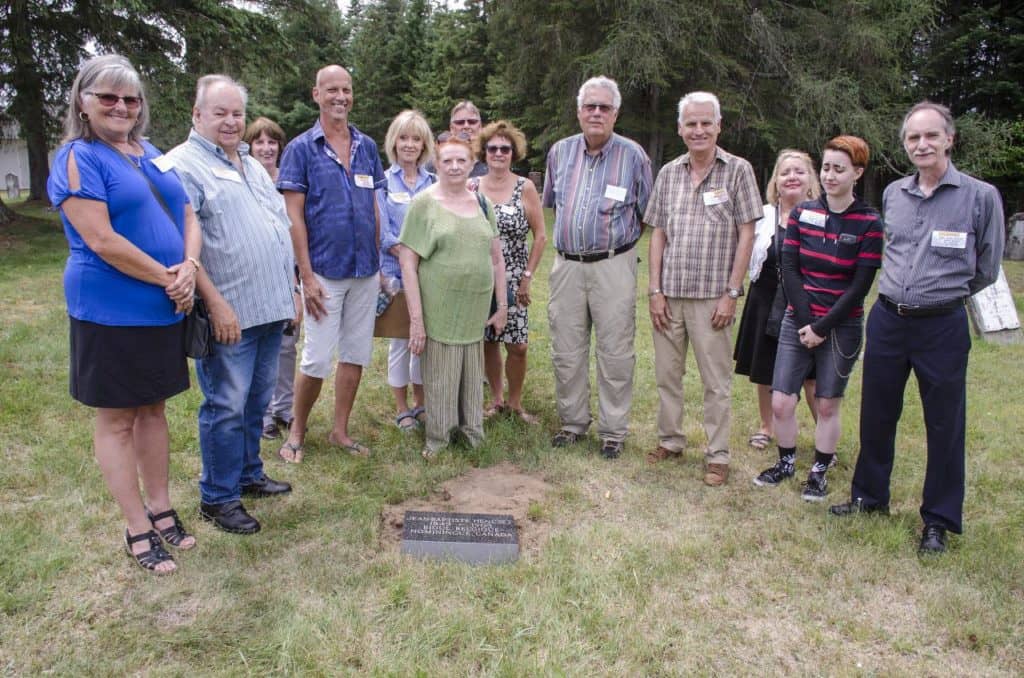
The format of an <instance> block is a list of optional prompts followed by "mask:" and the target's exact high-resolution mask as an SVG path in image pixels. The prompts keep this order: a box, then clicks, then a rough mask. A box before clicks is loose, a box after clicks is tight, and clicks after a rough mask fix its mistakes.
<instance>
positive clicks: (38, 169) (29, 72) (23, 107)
mask: <svg viewBox="0 0 1024 678" xmlns="http://www.w3.org/2000/svg"><path fill="white" fill-rule="evenodd" d="M10 11H11V15H10V25H11V30H10V40H11V42H10V45H11V55H12V56H13V59H12V61H13V62H14V63H13V64H12V67H11V76H10V80H11V82H12V83H13V85H14V89H15V91H16V94H15V95H14V100H13V101H12V102H11V103H12V106H11V111H10V112H11V113H12V114H13V115H14V118H15V119H16V120H17V121H18V125H19V126H20V127H21V138H22V139H24V140H25V145H26V146H27V147H28V174H29V182H30V187H29V194H28V199H29V200H42V199H43V198H44V197H45V196H46V179H47V178H48V177H49V175H50V165H49V159H48V155H49V153H48V151H49V140H48V138H47V134H46V115H45V114H44V111H45V110H46V97H45V95H44V93H43V82H42V79H41V78H40V76H39V71H38V69H37V67H36V57H35V51H34V48H33V45H32V38H33V31H32V26H31V22H30V21H29V16H28V6H27V3H26V2H24V0H21V1H19V2H13V3H11V6H10Z"/></svg>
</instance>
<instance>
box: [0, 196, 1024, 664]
mask: <svg viewBox="0 0 1024 678" xmlns="http://www.w3.org/2000/svg"><path fill="white" fill-rule="evenodd" d="M15 208H16V209H17V210H18V211H19V212H20V213H21V215H22V218H21V219H20V220H19V221H18V222H17V223H16V224H14V225H13V226H11V227H3V228H2V229H0V262H2V264H3V265H2V266H0V309H2V317H3V321H2V323H0V369H2V378H0V454H2V462H3V463H2V464H0V673H2V674H3V675H30V674H39V673H50V672H52V673H55V674H63V675H125V674H147V675H183V674H200V675H224V676H229V675H230V676H234V675H239V674H251V675H264V674H271V673H273V674H293V673H296V674H298V673H308V674H314V675H336V674H374V675H424V676H436V675H465V674H474V675H476V674H485V675H507V676H513V675H515V676H518V675H537V674H541V675H547V674H553V675H679V674H694V673H697V674H721V675H731V674H748V675H749V674H791V673H793V674H815V675H817V674H830V675H878V674H884V675H945V674H953V675H965V674H970V675H1020V674H1022V673H1024V641H1022V638H1024V542H1022V538H1021V535H1022V528H1024V490H1022V488H1024V465H1022V464H1021V461H1020V449H1021V445H1020V441H1021V439H1022V437H1024V416H1022V413H1024V408H1022V406H1021V404H1020V403H1021V397H1020V382H1021V378H1022V376H1024V369H1022V367H1021V364H1022V361H1024V346H1020V345H1015V346H997V345H992V344H986V343H982V342H980V341H976V342H975V345H974V348H973V350H972V355H971V365H970V372H969V378H968V393H969V397H968V400H969V410H968V466H967V468H968V481H967V483H968V487H967V503H966V506H965V528H966V531H965V534H964V535H963V536H962V537H953V538H952V539H951V550H950V552H949V553H948V554H947V555H945V556H944V557H941V558H936V559H932V560H928V561H921V560H919V559H918V557H917V556H916V554H915V549H916V544H917V537H918V534H919V530H920V524H919V523H920V519H919V517H918V513H917V510H918V504H919V498H920V492H921V486H922V480H923V471H924V457H925V448H924V434H923V424H922V421H921V409H920V401H919V399H918V397H917V394H916V390H915V389H913V388H911V389H908V394H907V405H906V408H905V414H904V417H903V423H902V425H901V428H900V435H899V440H898V455H897V462H896V469H895V473H894V476H893V503H892V510H893V515H892V516H891V517H890V518H880V517H869V518H867V519H863V518H853V519H847V520H836V519H830V517H829V516H828V515H827V514H826V509H825V507H824V506H821V505H809V504H806V503H804V502H803V501H801V500H800V497H799V488H798V483H797V482H791V483H788V484H785V485H784V486H783V487H781V488H775V489H762V488H756V487H754V486H753V485H752V483H751V482H750V481H751V478H753V477H754V476H755V475H756V474H757V473H758V472H759V471H760V470H761V469H762V468H764V467H766V466H767V465H769V464H770V463H771V462H772V461H773V460H774V459H773V456H774V455H773V453H772V452H755V451H753V450H750V449H749V448H748V447H747V445H746V440H747V437H748V435H749V434H750V433H751V432H752V431H753V430H754V429H755V428H756V422H757V415H756V403H755V399H754V391H753V388H752V387H751V386H750V384H749V383H748V382H746V381H745V380H744V379H741V378H737V379H736V381H735V389H734V403H735V417H734V424H733V430H732V449H733V452H734V455H733V459H734V461H733V476H732V478H731V479H730V482H729V484H728V486H726V487H725V488H722V489H709V488H706V487H704V485H703V484H702V483H701V475H702V473H701V468H700V467H701V456H702V455H701V450H702V447H703V441H704V434H703V432H702V430H701V427H700V423H699V422H700V401H701V387H700V380H699V377H698V374H697V370H696V366H695V364H694V362H693V359H692V355H691V358H690V365H689V370H688V373H687V376H686V388H687V391H686V399H687V421H686V427H687V431H688V436H689V440H690V448H689V449H688V450H687V452H686V454H685V455H684V457H683V459H682V460H681V461H676V462H667V463H665V464H663V465H661V466H659V467H657V468H652V467H650V466H648V465H647V464H646V463H645V461H644V454H645V453H646V452H647V451H648V450H649V449H652V448H653V446H654V445H655V444H656V431H655V414H656V409H657V393H656V389H655V385H654V373H653V364H654V360H653V348H652V345H651V337H650V323H649V321H648V318H647V305H646V297H645V296H644V294H643V291H644V290H646V287H647V285H646V269H647V266H646V258H647V256H646V246H643V247H641V248H639V249H638V252H639V253H640V256H641V258H643V259H644V260H645V263H644V264H643V265H642V266H641V271H642V274H641V277H642V279H641V281H640V285H639V290H640V298H639V299H638V304H637V314H638V323H637V325H638V328H639V330H638V336H637V340H636V347H637V357H638V361H637V370H636V381H635V387H634V402H633V411H632V428H631V435H630V437H629V439H628V441H627V448H626V454H625V456H624V457H623V458H622V459H620V460H618V461H616V462H611V463H609V462H606V461H603V460H601V459H600V458H599V457H598V455H597V454H596V448H597V441H596V438H594V437H592V438H591V440H590V441H589V443H588V444H586V445H578V446H575V447H573V448H570V449H569V450H553V449H552V448H551V447H550V446H549V438H550V435H551V434H552V433H553V432H554V430H555V429H556V428H557V424H558V422H557V419H556V416H555V413H554V405H553V400H554V391H553V385H552V375H551V366H550V357H549V351H550V347H549V341H548V328H547V317H546V313H545V301H546V299H547V272H548V270H549V269H550V264H551V261H550V260H551V255H552V252H551V250H550V248H549V251H548V252H547V255H546V261H545V263H544V264H543V265H542V267H541V269H540V271H538V275H537V280H536V283H535V284H534V292H535V293H534V298H535V299H537V302H535V305H534V307H533V312H532V314H531V324H532V329H533V332H532V335H531V349H530V360H531V363H530V369H529V373H528V376H527V394H526V398H525V404H526V406H527V408H528V409H529V410H530V411H532V412H535V413H538V414H539V415H541V418H542V425H541V426H537V427H527V426H524V425H520V424H517V423H515V422H512V421H498V422H489V423H488V425H487V441H486V443H485V444H484V445H483V446H482V447H481V448H480V449H478V450H476V451H472V452H458V451H456V452H451V453H449V452H446V453H444V454H442V455H441V456H440V458H439V460H438V462H437V463H434V464H431V465H425V464H424V463H423V460H422V459H421V458H420V457H419V454H418V451H419V449H420V447H421V445H422V442H421V439H420V438H419V437H416V436H413V437H411V438H407V437H403V435H402V434H401V433H400V432H399V431H398V430H397V429H396V428H395V426H394V424H393V420H392V403H391V396H390V392H389V390H388V387H387V384H386V382H385V379H384V373H385V370H386V353H387V349H386V344H385V342H384V341H383V340H378V343H377V344H376V346H375V352H374V367H373V368H372V369H370V370H368V371H367V372H366V374H365V376H364V378H363V383H362V387H361V389H360V392H359V396H358V400H357V403H356V410H355V412H354V416H353V419H354V433H355V435H356V437H357V438H359V439H360V440H362V441H364V442H366V443H367V444H369V445H370V446H371V447H372V448H373V450H374V453H375V454H374V456H373V457H372V458H370V459H367V460H361V459H354V458H350V457H348V456H347V455H342V454H339V453H338V452H336V451H331V450H330V449H328V446H327V445H326V442H325V438H326V435H327V431H328V426H329V423H328V418H329V416H330V408H331V403H332V400H333V393H332V392H331V391H330V390H328V389H325V393H324V395H323V396H322V397H321V398H320V401H319V403H318V404H317V407H316V409H315V411H314V413H313V417H312V420H311V429H310V433H309V438H308V441H309V442H308V445H307V449H306V461H305V463H303V464H302V465H301V466H286V465H284V464H283V463H281V462H279V461H277V458H276V455H275V454H274V452H275V451H276V446H275V445H273V444H270V443H267V444H266V445H265V447H264V453H265V454H264V457H265V459H266V460H267V470H268V472H269V474H270V475H271V476H273V477H274V478H279V479H284V480H288V481H290V482H292V483H294V485H295V488H296V489H295V492H294V493H293V494H292V495H291V496H289V497H286V498H282V499H264V500H257V501H252V502H249V505H250V507H251V508H252V510H253V513H254V514H255V515H256V516H257V517H258V518H259V519H260V520H261V521H262V522H263V525H264V530H263V532H261V533H260V534H258V535H256V536H252V537H239V536H233V535H228V534H225V533H223V532H219V531H217V530H215V529H213V528H212V527H211V526H210V525H209V524H207V523H203V522H201V521H200V520H199V519H198V516H197V513H196V509H197V502H198V498H197V488H196V479H197V477H198V473H199V466H200V464H199V454H198V443H197V433H196V409H197V407H198V404H199V400H200V395H199V391H198V387H197V386H195V385H193V388H192V389H191V390H190V391H189V392H188V393H187V394H184V395H181V396H178V397H176V398H174V399H173V400H171V401H170V402H169V403H168V418H169V420H170V426H171V494H172V497H173V499H174V501H175V505H176V506H177V507H178V508H179V510H181V512H182V514H183V519H184V520H185V522H186V524H187V525H188V527H190V528H191V529H193V530H194V532H195V534H196V536H197V538H198V540H199V546H198V548H196V549H195V550H193V551H190V552H187V553H184V554H181V555H180V556H179V558H178V563H179V566H180V567H179V572H178V573H177V574H176V575H174V576H172V577H165V578H157V577H153V576H149V575H148V574H146V573H144V572H143V571H142V570H140V569H139V568H138V567H137V566H136V565H135V564H134V563H132V562H131V561H129V559H128V558H127V557H126V556H125V555H124V552H123V549H122V545H121V542H120V539H121V534H122V532H123V529H124V525H123V522H122V520H121V518H120V516H119V513H118V510H117V508H116V506H115V504H114V501H113V499H112V498H111V497H110V496H109V494H108V493H107V491H106V489H105V486H104V484H103V481H102V479H101V477H100V473H99V470H98V468H97V466H96V464H95V462H94V461H93V459H92V451H91V435H92V428H91V427H92V413H91V412H90V410H89V409H88V408H85V407H82V406H80V405H78V404H77V403H75V402H74V401H72V400H71V399H70V397H69V396H68V394H67V320H66V314H65V309H64V300H63V293H62V290H61V271H62V266H63V262H64V259H65V257H66V254H67V248H66V244H65V241H64V238H63V235H62V233H61V231H60V227H59V223H58V222H57V221H56V220H55V217H54V215H53V214H52V213H46V212H45V211H44V210H43V209H41V208H36V207H32V206H25V205H23V204H17V205H15ZM645 242H646V241H645ZM1006 272H1007V275H1008V276H1009V279H1010V285H1011V288H1013V289H1015V290H1022V289H1024V265H1022V264H1021V263H1019V262H1007V263H1006ZM1017 300H1018V301H1017V305H1018V312H1021V311H1022V308H1021V297H1020V296H1018V298H1017ZM194 383H195V382H194V379H193V384H194ZM848 396H849V397H848V398H847V400H848V404H847V407H846V411H845V418H844V423H843V436H842V440H841V441H840V447H839V453H840V456H841V459H842V463H841V465H840V466H839V467H838V468H837V469H835V470H834V471H832V472H831V473H830V480H831V490H832V494H831V495H830V499H832V500H834V501H839V500H844V499H845V498H846V497H847V496H848V488H849V481H850V476H851V474H852V471H853V461H854V459H855V456H856V453H857V418H858V416H857V415H858V410H859V400H860V368H859V367H858V368H857V371H856V372H855V374H854V377H853V378H852V380H851V384H850V389H849V392H848ZM1014 403H1017V404H1016V405H1014ZM594 407H595V411H596V403H595V406H594ZM800 417H801V426H802V431H801V436H800V446H799V459H798V474H797V475H798V480H802V479H803V477H804V476H805V475H806V472H807V467H808V465H809V458H810V451H811V449H812V440H811V436H810V433H809V431H810V426H809V423H810V421H809V417H808V416H807V413H806V411H805V410H804V409H803V408H802V407H801V410H800ZM502 461H510V462H512V463H514V464H516V465H518V466H519V467H520V468H521V469H523V470H526V471H531V472H535V473H538V474H540V475H542V476H543V477H544V479H545V480H546V481H547V482H549V483H550V484H551V485H552V486H553V487H554V488H555V489H554V490H553V491H552V492H551V493H550V495H549V496H548V497H547V498H546V499H545V500H544V501H543V502H542V504H541V505H540V506H539V507H536V509H532V510H531V518H533V519H536V520H539V521H544V522H545V523H547V525H546V528H547V534H548V535H549V537H548V539H547V541H546V543H545V544H544V545H543V547H542V548H540V549H539V550H536V551H527V552H524V553H523V556H522V557H521V558H520V560H519V561H518V562H517V563H516V564H514V565H511V566H505V567H470V566H464V565H459V564H453V563H443V564H438V563H432V562H422V561H414V560H411V559H408V558H406V557H403V556H401V555H399V554H398V553H397V552H395V551H394V549H393V548H392V547H391V546H389V545H386V544H384V543H383V542H382V541H381V540H380V538H379V537H380V531H381V522H380V513H381V509H382V507H384V506H385V505H388V504H396V503H399V502H401V501H403V500H405V499H408V498H412V497H423V496H426V495H428V494H430V493H431V492H432V491H433V489H434V488H435V487H437V485H438V484H440V483H441V482H443V481H445V480H447V479H449V478H452V477H454V476H457V475H459V474H460V473H462V472H463V471H465V470H466V469H467V468H469V467H472V466H491V465H494V464H497V463H499V462H502Z"/></svg>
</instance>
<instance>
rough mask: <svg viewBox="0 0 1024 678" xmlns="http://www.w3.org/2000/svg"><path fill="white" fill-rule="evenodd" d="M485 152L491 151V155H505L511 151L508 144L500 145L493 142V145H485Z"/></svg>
mask: <svg viewBox="0 0 1024 678" xmlns="http://www.w3.org/2000/svg"><path fill="white" fill-rule="evenodd" d="M487 152H488V153H491V154H493V155H497V154H498V153H501V154H502V155H505V154H506V153H511V152H512V147H511V146H509V145H508V144H502V145H500V146H499V145H497V144H495V145H493V146H491V145H488V146H487Z"/></svg>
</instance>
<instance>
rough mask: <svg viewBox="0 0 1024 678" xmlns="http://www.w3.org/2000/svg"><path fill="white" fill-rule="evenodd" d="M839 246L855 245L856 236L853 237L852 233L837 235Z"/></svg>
mask: <svg viewBox="0 0 1024 678" xmlns="http://www.w3.org/2000/svg"><path fill="white" fill-rule="evenodd" d="M839 244H841V245H856V244H857V236H855V235H854V234H853V233H840V234H839Z"/></svg>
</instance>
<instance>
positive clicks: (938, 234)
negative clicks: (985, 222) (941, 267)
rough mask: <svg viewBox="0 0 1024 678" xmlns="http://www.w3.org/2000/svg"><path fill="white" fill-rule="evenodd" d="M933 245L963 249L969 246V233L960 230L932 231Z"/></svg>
mask: <svg viewBox="0 0 1024 678" xmlns="http://www.w3.org/2000/svg"><path fill="white" fill-rule="evenodd" d="M932 247H952V248H953V249H958V250H962V249H964V248H965V247H967V234H966V233H961V232H959V231H932Z"/></svg>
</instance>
